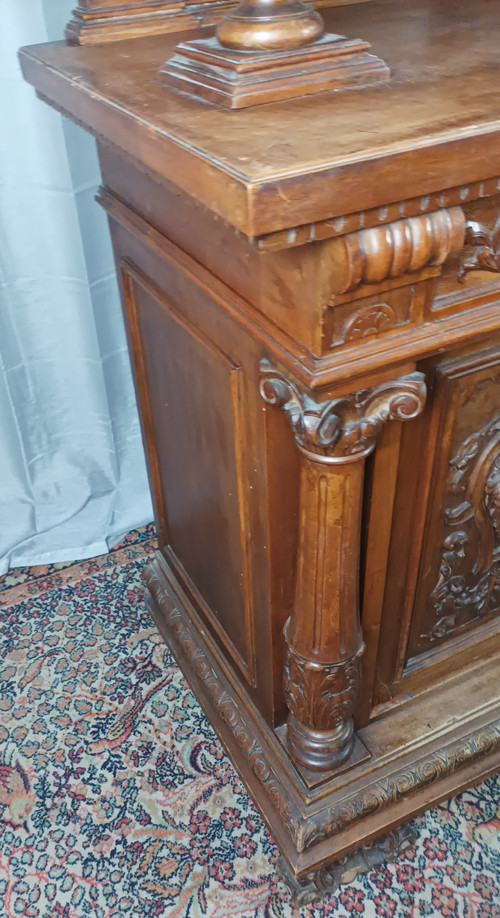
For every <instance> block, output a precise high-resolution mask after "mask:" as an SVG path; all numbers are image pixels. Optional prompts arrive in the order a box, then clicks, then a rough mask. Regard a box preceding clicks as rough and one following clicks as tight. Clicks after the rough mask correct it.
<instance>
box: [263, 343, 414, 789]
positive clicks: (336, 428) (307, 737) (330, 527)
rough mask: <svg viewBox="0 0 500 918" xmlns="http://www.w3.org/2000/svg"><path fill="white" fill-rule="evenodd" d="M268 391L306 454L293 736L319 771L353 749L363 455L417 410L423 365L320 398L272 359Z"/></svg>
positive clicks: (289, 667) (290, 679)
mask: <svg viewBox="0 0 500 918" xmlns="http://www.w3.org/2000/svg"><path fill="white" fill-rule="evenodd" d="M261 373H262V376H261V385H260V391H261V394H262V397H263V398H264V400H265V401H266V402H267V403H268V404H269V405H274V406H276V407H277V408H281V410H282V411H284V412H285V414H286V415H287V417H288V420H289V422H290V426H291V428H292V431H293V434H294V438H295V442H296V444H297V446H298V448H299V450H300V452H301V454H302V465H301V481H300V516H299V544H298V560H297V575H296V585H295V606H294V611H293V614H292V615H291V617H290V619H289V620H288V622H287V624H286V626H285V639H286V642H287V662H286V666H285V695H286V701H287V705H288V708H289V711H290V714H289V718H288V734H287V741H288V745H289V748H290V752H291V754H292V757H293V758H294V760H295V761H296V762H297V763H298V764H299V765H302V766H305V767H306V768H309V769H312V770H318V771H326V770H331V769H334V768H336V767H339V766H340V765H341V764H342V763H343V762H344V761H345V760H346V759H347V758H348V757H349V756H350V754H351V752H352V747H353V714H354V711H355V709H356V704H357V700H358V692H359V684H360V665H361V655H362V653H363V650H364V645H363V639H362V634H361V626H360V618H359V596H358V584H359V543H360V529H361V509H362V497H363V476H364V460H365V458H366V456H368V455H369V453H371V452H372V450H373V449H374V448H375V445H376V440H377V436H378V434H379V433H380V430H381V429H382V426H383V424H384V423H385V422H387V421H391V420H398V421H406V420H410V419H411V418H415V417H416V416H417V415H418V414H420V412H421V411H422V408H423V406H424V404H425V396H426V390H425V382H424V377H423V374H422V373H412V374H411V375H409V376H403V377H401V378H400V379H396V380H393V381H391V382H385V383H381V384H380V385H378V386H373V387H372V388H370V389H364V390H362V391H360V392H355V393H354V394H352V395H349V396H346V397H343V398H339V399H334V400H332V401H328V402H322V403H321V402H316V401H314V400H313V399H312V398H310V397H309V396H307V395H305V394H304V393H302V392H300V391H299V389H298V388H297V387H296V386H295V385H294V384H293V383H292V382H290V380H288V379H287V378H286V377H285V376H284V375H283V374H281V373H279V372H278V371H277V370H276V369H275V368H274V367H272V366H271V365H270V364H269V363H268V362H267V361H262V364H261Z"/></svg>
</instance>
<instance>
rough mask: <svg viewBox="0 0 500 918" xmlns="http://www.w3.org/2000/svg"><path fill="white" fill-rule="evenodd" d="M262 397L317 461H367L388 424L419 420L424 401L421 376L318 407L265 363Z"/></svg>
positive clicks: (297, 441) (263, 364) (302, 446)
mask: <svg viewBox="0 0 500 918" xmlns="http://www.w3.org/2000/svg"><path fill="white" fill-rule="evenodd" d="M260 392H261V395H262V398H263V399H264V401H266V402H267V403H268V404H269V405H272V406H274V407H277V408H281V410H282V411H283V412H284V413H285V414H286V416H287V418H288V421H289V423H290V426H291V428H292V431H293V434H294V437H295V441H296V443H297V445H298V447H299V448H300V449H301V450H302V451H303V452H306V453H308V454H313V456H314V457H316V459H317V460H319V461H321V460H322V459H323V461H325V460H326V461H335V460H337V461H342V459H343V460H344V461H345V459H346V458H347V457H353V458H355V457H360V458H361V457H362V456H367V455H368V454H369V453H371V451H372V450H373V449H374V447H375V444H376V440H377V437H378V435H379V433H380V431H381V429H382V426H383V425H384V423H386V422H387V421H391V420H393V421H408V420H411V419H412V418H415V417H417V415H419V414H420V412H421V411H422V409H423V407H424V405H425V398H426V387H425V380H424V375H423V373H411V374H409V375H408V376H402V377H400V378H399V379H395V380H390V381H389V382H384V383H380V384H379V385H378V386H372V387H371V388H369V389H362V390H361V391H359V392H355V393H353V394H352V395H348V396H344V397H342V398H338V399H332V400H330V401H327V402H316V401H315V400H314V399H312V398H311V397H310V396H308V395H305V394H304V393H302V392H301V391H300V390H299V389H298V388H297V386H295V385H294V383H292V382H291V381H290V380H289V379H287V377H286V376H284V375H283V374H282V373H280V372H279V371H278V370H276V369H275V368H274V367H273V366H271V364H269V363H268V362H267V361H266V360H263V361H262V362H261V381H260Z"/></svg>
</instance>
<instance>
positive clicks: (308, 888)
mask: <svg viewBox="0 0 500 918" xmlns="http://www.w3.org/2000/svg"><path fill="white" fill-rule="evenodd" d="M415 839H416V832H415V830H414V829H413V828H412V826H410V825H404V826H400V827H399V828H397V829H393V830H392V831H391V832H389V833H388V834H387V835H384V836H382V838H378V839H376V841H374V842H372V843H371V844H369V845H364V846H363V847H362V848H359V849H358V850H357V851H354V852H353V853H351V854H347V855H346V857H343V858H342V859H341V860H340V861H335V863H333V864H325V866H324V867H320V868H319V870H317V871H316V872H315V873H312V874H309V876H307V877H305V878H304V879H303V880H298V879H297V877H295V876H294V874H293V873H292V871H291V870H290V868H289V866H288V864H287V863H286V861H285V860H284V858H282V857H280V859H279V861H278V862H277V864H276V872H277V874H278V876H279V877H280V879H281V880H283V882H284V883H285V884H286V886H288V888H289V890H290V893H291V898H292V903H293V905H295V906H296V907H297V908H300V907H301V906H304V905H310V904H311V903H312V902H316V901H317V900H318V899H322V898H323V897H324V896H330V895H333V893H334V892H336V890H337V889H338V888H339V886H340V885H342V884H345V883H352V881H353V880H354V879H355V878H356V877H357V876H359V875H360V874H363V873H369V871H370V870H372V869H373V868H374V867H378V866H379V864H384V863H385V862H386V861H392V860H395V859H396V858H398V857H399V856H400V855H402V854H405V852H406V851H408V849H409V848H411V847H412V846H413V845H414V844H415Z"/></svg>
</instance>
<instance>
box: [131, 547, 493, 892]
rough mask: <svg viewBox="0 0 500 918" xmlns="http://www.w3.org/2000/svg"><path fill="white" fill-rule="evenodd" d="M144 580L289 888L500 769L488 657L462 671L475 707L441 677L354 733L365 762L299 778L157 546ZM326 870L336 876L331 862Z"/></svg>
mask: <svg viewBox="0 0 500 918" xmlns="http://www.w3.org/2000/svg"><path fill="white" fill-rule="evenodd" d="M144 576H145V579H146V583H147V586H148V589H149V592H150V597H148V606H149V608H150V611H151V613H152V616H153V618H154V620H155V622H156V624H157V627H158V629H159V630H160V632H161V634H162V635H163V637H164V638H165V640H166V642H167V644H168V645H169V647H170V649H171V650H172V652H173V654H174V656H175V657H176V659H177V661H178V663H179V665H180V667H181V669H182V670H183V672H184V675H185V676H186V678H187V680H188V682H189V684H190V685H191V687H192V689H193V691H194V692H195V694H196V696H197V698H198V701H199V702H200V704H201V706H202V707H203V709H204V711H205V713H206V715H207V716H208V718H209V719H210V720H211V722H212V724H213V725H214V727H215V729H216V731H217V733H218V735H219V737H220V739H221V741H222V743H223V744H224V746H225V748H226V751H227V753H228V755H229V756H230V758H231V760H232V762H233V764H234V766H235V767H236V769H237V771H238V772H239V774H240V776H241V778H242V780H243V781H244V782H245V784H246V786H247V788H248V790H249V792H250V794H251V795H252V797H253V799H254V801H255V803H256V805H257V807H258V808H259V810H260V812H261V814H262V816H263V818H264V819H265V821H266V823H267V825H268V826H269V829H270V831H271V833H272V835H273V837H274V840H275V841H276V843H277V845H278V846H279V848H280V850H281V853H282V855H283V857H284V859H285V861H286V862H287V865H288V870H289V873H290V875H291V876H292V877H293V878H294V882H295V881H296V882H297V883H298V884H299V888H301V884H302V885H303V884H304V883H305V884H306V886H308V885H310V882H311V879H310V878H311V876H312V874H315V873H317V871H320V870H321V869H323V868H325V865H328V864H329V863H331V862H332V861H338V860H339V859H341V858H345V857H346V856H347V855H350V854H351V852H353V851H355V850H357V849H359V848H360V847H361V846H363V845H365V844H367V843H369V842H371V841H373V840H374V839H376V838H378V837H380V836H381V835H384V834H385V833H387V832H388V831H389V830H392V829H393V828H394V827H395V826H397V825H399V824H401V823H403V822H405V821H406V820H408V819H409V818H411V817H412V816H414V815H416V814H417V813H420V812H422V811H423V810H425V809H427V808H428V807H430V806H432V805H434V804H435V803H437V802H439V801H440V800H443V799H445V798H446V797H449V796H452V795H453V794H456V793H458V792H459V791H461V790H462V789H463V788H464V787H466V786H471V785H472V784H474V783H477V782H478V781H480V780H482V779H483V778H484V777H485V776H486V775H488V774H491V773H492V772H494V771H496V770H498V768H500V701H498V700H497V701H496V702H492V701H491V693H489V692H488V688H487V685H488V684H492V683H491V680H494V681H495V680H496V681H498V676H499V673H498V669H499V664H498V661H497V660H496V661H495V660H489V661H488V662H487V663H485V664H484V667H481V668H480V669H478V670H475V671H473V672H471V673H470V674H469V676H468V680H469V681H468V687H469V691H468V694H467V698H469V699H474V705H475V707H474V709H471V710H468V711H467V710H464V697H463V692H462V693H459V692H457V691H456V687H455V684H454V682H452V681H450V684H449V687H448V688H447V689H443V686H440V701H439V702H438V701H437V699H436V698H435V697H434V693H433V692H432V691H429V692H428V693H426V694H425V696H421V697H420V698H419V699H418V700H417V701H416V702H415V711H414V715H413V714H412V712H411V711H410V708H411V702H407V704H406V705H405V706H404V710H402V711H401V710H399V711H398V710H397V709H396V710H394V711H393V712H390V713H389V714H387V715H386V716H385V717H384V718H383V719H381V720H379V721H375V722H374V723H372V724H369V726H368V727H365V728H364V729H363V730H361V731H360V732H359V735H360V738H361V740H362V741H363V743H364V744H365V746H366V747H367V749H368V751H369V752H371V753H372V754H371V757H370V759H369V760H367V759H365V758H362V759H361V760H360V761H359V760H355V761H354V762H353V763H352V765H351V767H348V768H346V769H345V770H344V771H342V772H340V773H337V774H333V775H332V776H331V777H330V778H329V777H328V775H326V774H322V775H321V780H319V781H318V782H317V783H313V782H311V783H309V785H308V783H306V781H305V780H304V779H303V777H302V775H301V773H300V770H299V769H298V768H297V767H296V766H295V765H294V764H293V762H292V760H291V759H290V757H289V755H288V754H287V750H286V748H285V746H284V745H283V743H282V742H280V739H279V737H278V736H277V734H276V732H275V731H273V730H272V729H271V728H270V727H269V725H268V724H267V723H266V722H265V720H264V718H263V717H262V715H261V714H260V713H259V712H258V710H257V709H256V707H255V706H254V704H253V703H252V701H251V699H250V698H249V696H248V693H246V692H245V690H244V688H243V686H242V685H241V683H240V682H239V681H238V679H237V678H236V676H235V675H234V673H233V671H232V670H231V667H230V666H229V664H228V663H227V661H226V660H225V659H224V658H223V656H222V653H221V651H220V650H219V649H218V648H217V646H216V644H215V641H214V640H213V639H212V638H211V637H210V635H209V634H208V632H207V629H206V628H205V627H204V626H203V624H202V623H201V622H200V623H199V624H198V622H197V615H196V612H195V611H194V609H193V607H192V606H191V604H190V602H189V600H188V599H187V596H186V595H185V593H184V592H183V590H182V588H181V586H180V584H179V582H178V581H177V579H176V578H175V576H174V574H173V573H172V571H171V569H170V568H169V566H168V565H167V562H166V561H165V559H164V557H163V556H162V555H161V554H160V553H159V552H158V553H157V554H156V556H155V558H154V559H153V560H152V561H151V562H150V563H149V564H148V565H147V567H146V569H145V573H144ZM486 669H488V672H486ZM490 670H491V672H490ZM485 686H486V687H485ZM457 698H458V699H460V706H459V707H458V701H457ZM454 699H455V700H454ZM429 724H431V725H432V729H429ZM412 731H413V732H412ZM398 737H399V739H397V738H398ZM375 750H381V751H380V752H379V753H378V754H376V752H375ZM391 852H392V849H391ZM387 856H392V853H391V854H388V855H387ZM349 863H350V862H349ZM345 869H346V870H347V867H346V868H345ZM328 870H329V871H333V873H332V875H335V876H337V873H335V870H336V868H335V869H334V868H328ZM320 875H321V877H323V878H324V877H325V876H327V874H326V873H325V872H323V873H322V874H318V875H317V876H316V879H315V880H314V884H315V889H316V893H318V894H319V893H320V892H321V883H320V880H319V876H320ZM321 882H323V881H321ZM325 882H326V881H325ZM329 888H330V887H329ZM305 894H306V893H304V895H305Z"/></svg>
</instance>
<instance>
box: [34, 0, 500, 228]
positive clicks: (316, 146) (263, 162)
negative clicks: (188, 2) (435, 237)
mask: <svg viewBox="0 0 500 918" xmlns="http://www.w3.org/2000/svg"><path fill="white" fill-rule="evenodd" d="M322 14H323V18H324V20H325V28H326V30H327V31H328V32H338V33H341V34H343V35H348V36H353V37H361V38H363V39H365V40H366V41H367V42H369V43H370V45H371V49H372V51H373V53H374V54H376V55H377V56H378V57H380V58H382V59H383V60H384V61H386V63H387V65H388V67H389V69H390V72H391V78H390V80H389V82H388V83H386V84H384V85H382V86H376V87H372V88H364V89H363V90H362V91H361V90H360V91H358V90H349V91H344V92H324V93H320V94H317V95H313V96H307V95H306V96H304V97H303V98H300V99H294V100H291V101H287V102H275V103H271V104H268V105H258V106H256V107H255V108H251V109H246V110H244V111H240V112H234V111H225V110H223V109H221V108H218V107H217V106H211V105H208V104H206V103H204V102H202V101H199V100H196V99H193V98H190V97H189V96H187V95H186V94H185V93H181V92H179V91H177V90H175V89H173V88H171V87H169V86H167V85H165V82H164V77H163V76H162V74H161V73H160V68H161V67H162V66H163V64H164V63H165V61H166V60H167V59H168V58H169V57H171V56H172V54H173V52H174V48H175V46H176V45H177V44H178V42H179V40H180V37H181V36H180V35H179V34H178V33H177V34H175V33H174V34H171V35H160V36H152V37H149V38H145V39H143V40H141V41H134V42H133V44H131V43H130V42H127V41H118V42H115V43H113V44H107V45H106V44H104V45H93V46H91V47H74V46H64V45H62V44H61V43H55V44H48V45H43V46H36V47H32V48H28V49H24V50H23V51H22V52H21V61H22V66H23V71H24V74H25V76H26V78H27V79H28V80H29V81H31V82H32V83H33V84H34V85H35V86H36V88H37V89H38V91H39V92H40V93H41V94H42V95H43V96H44V97H45V98H46V99H47V100H48V101H49V102H51V103H52V104H53V105H55V106H56V107H57V108H59V109H61V110H62V111H64V112H65V113H66V114H68V115H69V116H70V117H72V118H74V119H75V120H77V121H79V122H81V123H83V124H84V125H85V126H86V127H87V129H89V130H90V131H91V132H93V133H94V134H96V135H98V136H99V137H100V138H101V139H102V140H103V141H104V142H106V143H111V144H113V145H115V146H117V147H118V148H119V149H120V150H122V151H124V152H126V154H127V155H128V156H129V157H132V158H133V159H136V160H139V161H141V162H142V163H143V165H144V167H145V168H146V169H148V170H150V172H151V173H155V174H156V175H157V176H158V177H159V179H160V180H161V179H165V178H168V179H170V180H171V181H172V182H174V183H175V184H176V185H178V187H179V188H181V189H183V190H185V191H186V192H187V193H188V194H190V195H191V196H192V197H193V198H195V199H197V200H198V201H200V202H202V203H203V204H205V205H206V207H207V208H208V209H209V210H211V211H212V212H213V213H214V214H217V215H218V216H220V217H223V218H224V219H225V220H226V221H227V222H228V223H229V224H232V226H233V227H236V228H237V229H239V230H241V231H242V232H243V233H244V234H245V235H246V236H247V237H260V236H264V235H269V234H272V233H279V232H282V231H284V232H289V238H290V239H293V238H295V236H294V233H295V234H296V235H297V236H299V235H300V233H302V232H303V230H302V229H300V230H299V228H301V227H307V229H306V231H305V232H306V233H307V239H305V238H304V241H305V242H306V241H310V240H311V241H312V240H314V238H317V237H315V235H314V234H315V226H316V225H317V224H320V226H319V227H318V232H319V234H320V237H321V234H322V233H323V232H324V230H325V226H324V224H325V223H330V222H331V223H333V222H334V221H336V225H337V226H341V225H342V226H345V229H343V228H342V226H341V228H340V229H339V230H338V232H347V231H349V228H350V226H351V224H353V227H352V228H353V230H354V231H356V230H357V229H359V228H360V224H359V219H360V217H359V215H360V214H364V215H365V216H366V220H367V221H368V220H371V219H372V218H374V215H375V214H378V212H379V209H380V208H382V214H383V215H382V222H390V221H391V220H395V219H398V216H399V215H400V214H402V215H403V216H405V217H406V216H409V215H413V214H414V211H415V208H417V207H420V206H422V208H423V210H422V211H421V212H428V211H433V210H437V209H439V207H441V206H443V205H442V204H440V203H439V201H440V196H441V195H442V194H443V193H444V194H445V200H446V203H445V205H444V206H446V207H448V206H451V205H452V204H456V203H459V201H455V197H456V193H457V194H459V189H460V188H461V187H463V186H464V185H465V184H469V185H471V184H473V183H475V182H477V183H479V182H481V181H486V180H489V179H491V178H492V177H497V176H499V175H500V114H499V113H500V70H499V68H498V11H497V5H496V4H495V3H492V2H490V0H477V2H474V3H471V2H470V0H458V2H456V0H449V2H446V0H444V2H439V3H436V2H435V0H427V2H425V0H424V2H422V0H419V2H416V0H408V2H405V3H401V2H400V0H374V2H369V3H361V4H355V5H349V6H342V7H331V8H327V9H322ZM189 34H193V33H187V35H186V37H189ZM132 49H133V50H132ZM472 52H473V53H472ZM132 61H133V64H132ZM455 154H456V155H455ZM408 202H409V203H408ZM385 208H387V215H386V216H385V210H384V209H385ZM352 215H355V218H353V217H352ZM356 220H357V221H358V222H357V225H354V224H356ZM313 224H314V226H313ZM366 225H369V223H367V224H366ZM327 230H328V228H327ZM334 232H337V230H336V229H335V228H334ZM285 242H286V240H285Z"/></svg>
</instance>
